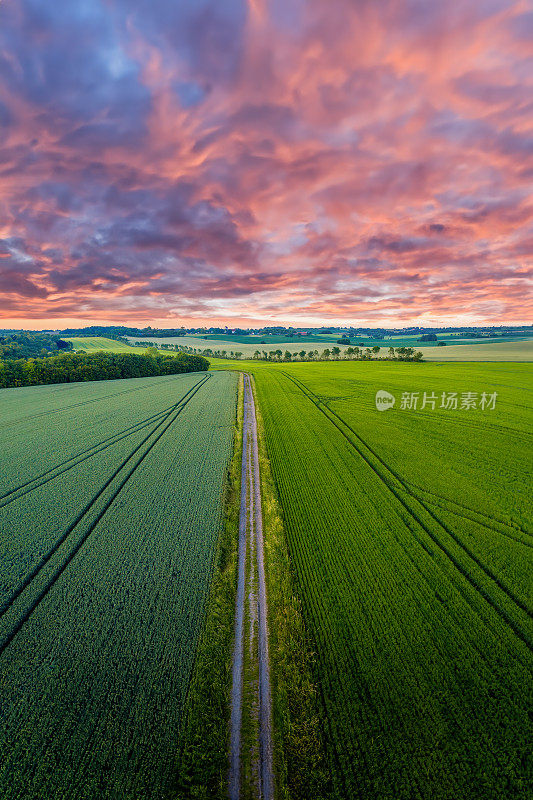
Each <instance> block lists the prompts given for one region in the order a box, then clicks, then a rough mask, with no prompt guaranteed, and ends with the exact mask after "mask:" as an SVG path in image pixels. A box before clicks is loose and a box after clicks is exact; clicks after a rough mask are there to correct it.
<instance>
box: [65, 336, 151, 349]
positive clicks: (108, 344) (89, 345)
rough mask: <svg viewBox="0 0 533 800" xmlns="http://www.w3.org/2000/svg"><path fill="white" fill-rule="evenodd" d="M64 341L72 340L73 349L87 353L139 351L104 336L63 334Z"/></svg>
mask: <svg viewBox="0 0 533 800" xmlns="http://www.w3.org/2000/svg"><path fill="white" fill-rule="evenodd" d="M65 341H66V342H72V346H73V347H74V350H85V351H86V352H87V353H96V352H98V351H99V350H104V351H105V352H108V353H141V352H142V350H141V348H139V347H131V346H130V345H127V344H124V342H117V341H116V340H115V339H106V337H105V336H65Z"/></svg>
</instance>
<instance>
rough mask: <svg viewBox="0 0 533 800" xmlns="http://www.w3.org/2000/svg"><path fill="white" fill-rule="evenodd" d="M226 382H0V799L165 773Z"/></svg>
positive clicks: (227, 404)
mask: <svg viewBox="0 0 533 800" xmlns="http://www.w3.org/2000/svg"><path fill="white" fill-rule="evenodd" d="M236 387H237V378H236V376H235V375H234V374H230V373H225V374H224V373H216V374H214V373H213V374H208V373H193V374H187V375H178V376H164V377H158V378H139V379H130V380H127V381H105V382H95V383H78V384H68V385H66V384H62V385H54V386H39V387H32V388H21V389H20V388H19V389H3V390H1V392H0V403H1V407H2V418H1V421H0V447H1V450H2V456H3V458H2V465H1V468H0V470H1V471H0V486H1V490H0V494H1V497H0V716H1V718H2V727H1V732H0V752H1V753H2V758H1V760H0V796H1V797H2V798H3V800H15V799H18V798H30V797H31V798H45V797H50V798H59V797H76V798H83V799H84V800H88V799H89V798H91V799H92V798H94V799H95V800H96V798H98V799H99V800H100V799H103V800H106V799H107V798H118V797H120V798H125V800H128V799H129V798H132V800H133V798H147V799H148V798H160V797H168V796H171V792H172V788H173V786H174V784H175V780H176V764H177V761H178V755H179V753H178V750H179V734H180V724H181V720H182V710H183V708H184V703H185V700H186V694H187V690H188V686H189V681H190V677H191V671H192V668H193V664H194V659H195V652H196V645H197V642H198V637H199V635H200V632H201V628H202V625H203V619H204V608H205V602H206V597H207V594H208V591H209V586H210V580H211V574H212V565H213V557H214V553H215V549H216V545H217V540H218V535H219V531H220V527H221V498H222V496H223V487H224V485H225V480H226V470H227V466H228V462H229V460H230V458H231V455H232V450H233V448H232V442H233V430H234V423H235V410H236Z"/></svg>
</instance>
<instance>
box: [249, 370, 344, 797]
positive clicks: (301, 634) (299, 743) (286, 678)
mask: <svg viewBox="0 0 533 800" xmlns="http://www.w3.org/2000/svg"><path fill="white" fill-rule="evenodd" d="M252 390H253V392H254V398H255V408H256V417H257V431H258V445H259V467H260V473H261V501H262V508H263V531H264V542H265V572H266V581H267V595H268V596H267V602H268V620H269V648H270V668H271V681H272V702H273V709H272V711H273V718H274V719H273V721H274V726H273V727H274V765H275V770H276V779H277V797H278V798H279V800H327V799H328V798H330V797H331V796H332V786H331V779H330V775H331V774H332V769H331V766H330V765H329V763H328V756H327V755H326V747H325V742H324V729H325V721H324V719H323V718H322V716H321V703H320V698H319V695H318V691H317V687H316V685H315V683H314V680H313V669H314V663H315V662H314V654H313V652H312V650H311V647H310V642H309V639H308V637H307V634H306V630H305V625H304V621H303V616H302V608H301V603H300V601H299V599H298V596H297V591H296V589H295V586H294V580H295V579H294V576H293V573H292V569H291V564H290V559H289V553H288V550H287V544H286V539H285V534H284V530H283V518H282V511H281V506H280V504H279V501H278V496H277V490H276V486H275V483H274V478H273V475H272V471H271V468H270V461H269V458H268V452H267V446H266V436H265V429H264V424H263V419H262V416H261V407H260V404H259V402H258V398H257V393H256V389H255V382H254V380H253V378H252Z"/></svg>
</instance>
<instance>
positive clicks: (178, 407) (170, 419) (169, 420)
mask: <svg viewBox="0 0 533 800" xmlns="http://www.w3.org/2000/svg"><path fill="white" fill-rule="evenodd" d="M210 377H211V376H210V375H209V374H207V375H205V376H204V377H203V378H202V379H201V380H200V381H198V383H196V384H195V385H194V386H193V387H191V389H189V391H188V392H187V393H186V394H185V395H184V396H183V397H182V398H181V399H180V400H179V401H178V402H177V403H176V404H175V406H174V407H173V409H172V410H171V411H170V412H169V413H168V414H167V415H166V417H165V418H164V419H163V420H162V421H161V422H159V423H158V424H157V425H156V426H155V428H153V429H152V430H151V431H150V433H149V434H148V435H147V436H146V437H145V438H144V439H143V441H142V442H141V443H140V444H139V445H137V447H136V448H135V449H134V450H133V451H132V453H130V455H129V456H128V457H127V458H126V459H125V460H124V461H123V462H122V463H121V464H120V466H119V467H118V468H117V469H116V470H115V472H114V473H113V475H112V476H111V477H110V478H109V479H108V480H107V481H106V483H105V484H104V486H103V487H102V488H101V489H100V490H99V491H98V492H97V494H96V495H95V496H94V497H93V498H92V499H91V501H90V502H89V503H88V504H87V505H86V506H85V507H84V509H83V510H82V512H81V513H80V514H79V515H78V517H77V518H76V520H75V521H74V522H73V523H72V524H71V525H69V527H68V528H67V530H66V531H65V533H63V534H62V535H61V537H60V538H59V539H58V540H57V541H56V542H55V543H54V545H53V547H52V548H51V550H49V551H48V553H46V555H45V556H44V557H43V558H42V559H41V561H40V562H39V564H38V565H36V567H35V568H34V569H33V570H32V571H31V572H30V573H29V574H28V576H27V577H26V578H25V580H24V582H23V583H22V584H21V585H20V586H19V587H18V588H17V589H16V591H15V592H14V593H13V594H12V595H11V597H10V598H9V600H8V601H6V602H5V603H4V604H3V606H2V609H1V611H0V618H1V617H2V616H3V615H4V614H5V613H6V612H7V611H8V610H9V609H10V608H11V607H12V605H13V603H14V602H15V601H16V600H17V598H18V597H20V595H21V594H22V593H23V592H24V590H25V589H27V588H28V587H29V586H30V584H31V583H32V581H33V580H35V578H36V577H37V576H38V574H39V573H40V571H41V570H42V569H43V568H44V567H45V566H46V564H47V563H48V562H49V561H50V559H51V558H52V556H53V555H54V554H55V553H56V552H57V550H58V549H59V547H60V546H61V544H63V542H65V541H66V540H67V538H68V537H69V535H70V534H71V533H72V532H73V531H74V529H75V528H76V526H77V525H79V523H80V522H81V521H82V519H83V517H85V516H86V514H87V513H88V512H89V511H90V509H91V508H92V507H93V506H94V505H95V503H96V502H97V501H98V499H99V498H100V497H101V496H102V494H103V493H104V492H105V490H106V489H107V488H108V487H109V486H110V485H111V483H112V482H113V480H114V479H115V478H116V477H117V476H118V475H119V473H120V472H121V471H122V470H123V469H124V467H126V465H127V464H128V462H129V461H131V459H132V458H133V457H134V456H135V454H136V453H137V452H138V451H139V450H140V449H141V447H142V446H143V445H144V444H146V442H147V441H148V440H149V439H150V438H151V437H152V436H153V434H154V433H155V432H156V431H157V429H158V428H160V427H161V426H163V427H162V429H161V430H160V431H159V433H158V434H157V436H156V437H155V439H154V440H153V441H152V442H150V444H149V446H148V447H147V448H146V450H145V451H144V452H143V453H142V454H141V455H140V457H139V458H138V459H137V460H136V461H135V463H134V464H133V466H132V467H131V468H130V469H129V470H128V472H127V473H126V475H125V477H124V478H123V479H122V480H121V481H120V483H119V485H118V487H117V488H116V489H115V490H114V491H113V492H112V494H111V497H110V498H109V499H108V500H107V501H106V502H105V504H104V507H103V508H102V509H101V510H100V511H99V512H98V514H97V516H96V518H95V519H94V520H93V521H92V522H91V524H90V526H89V528H88V529H87V531H85V533H84V534H83V535H82V536H81V537H80V539H79V540H78V542H77V543H76V544H75V545H74V547H73V549H72V550H71V551H70V553H69V554H68V555H67V556H66V558H65V559H64V561H62V562H61V563H60V564H59V566H58V567H57V568H56V569H55V570H54V572H53V574H52V576H51V578H50V579H49V580H48V581H47V582H46V584H45V585H44V587H43V588H42V590H41V591H40V592H39V593H38V595H37V597H36V598H35V599H34V600H33V601H32V603H31V604H30V606H29V607H28V608H27V609H26V611H25V612H24V614H23V615H22V616H21V617H20V618H19V619H18V621H17V622H16V623H15V625H14V626H13V628H12V629H11V631H10V632H9V633H8V634H6V636H4V638H3V639H2V640H1V641H0V655H1V654H2V653H3V652H4V650H5V649H6V648H7V647H8V645H9V644H10V643H11V642H12V640H13V639H14V638H15V636H16V635H17V633H18V632H19V631H20V630H21V628H22V627H23V626H24V624H25V623H26V622H27V621H28V620H29V618H30V617H31V615H32V614H33V612H34V611H35V609H36V608H37V607H38V606H39V605H40V603H41V602H42V601H43V600H44V598H45V597H46V595H47V594H48V592H49V591H50V589H51V588H52V587H53V586H54V584H55V583H56V581H57V580H58V578H59V577H60V576H61V575H62V574H63V572H64V571H65V570H66V568H67V567H68V566H69V564H70V563H71V561H72V560H73V559H74V557H75V556H76V554H77V553H78V552H79V550H80V549H81V547H82V546H83V545H84V544H85V542H86V541H87V539H88V538H89V536H90V535H91V533H92V532H93V530H94V529H95V527H96V526H97V524H98V523H99V522H100V520H101V519H102V517H103V516H104V514H105V513H106V512H107V510H108V509H109V507H110V506H111V504H112V503H113V502H114V500H115V499H116V498H117V497H118V495H119V493H120V492H121V490H122V489H123V488H124V486H125V485H126V483H127V482H128V481H129V479H130V478H131V476H132V475H133V474H134V472H135V471H136V470H137V468H138V467H139V466H140V464H141V463H142V462H143V461H144V459H145V458H146V456H147V455H148V454H149V453H150V452H151V451H152V449H153V448H154V446H155V445H156V444H157V442H158V441H159V440H160V439H161V437H162V436H163V434H164V433H165V432H166V431H167V430H168V429H169V428H170V426H171V425H172V424H173V423H174V422H175V421H176V419H177V418H178V416H179V415H180V414H181V412H182V411H183V409H184V408H185V407H186V406H187V404H188V403H189V402H190V400H192V398H193V397H194V395H195V394H196V393H197V392H198V391H199V390H200V389H201V387H202V386H203V385H204V384H205V383H206V382H207V381H208V380H209V378H210Z"/></svg>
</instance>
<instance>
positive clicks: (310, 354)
mask: <svg viewBox="0 0 533 800" xmlns="http://www.w3.org/2000/svg"><path fill="white" fill-rule="evenodd" d="M137 344H138V346H143V347H146V346H148V345H150V344H152V345H153V342H152V343H150V342H137ZM159 347H160V349H162V350H175V351H178V352H184V353H194V354H199V355H202V356H204V357H206V358H229V359H232V360H234V359H236V360H237V361H239V360H240V359H241V358H242V357H243V355H244V353H242V352H241V351H239V350H217V349H213V348H211V347H206V348H197V347H190V346H188V345H182V344H176V345H173V344H166V343H165V344H160V345H159ZM381 350H382V348H381V347H379V346H378V345H374V347H347V348H346V349H345V350H344V351H343V350H341V349H340V347H332V348H331V349H330V348H329V347H326V348H325V349H324V350H322V351H321V352H319V351H318V350H300V351H299V352H292V353H291V352H290V351H289V350H285V352H284V351H283V350H281V349H278V350H256V351H255V352H254V354H253V356H252V358H253V359H254V360H255V361H283V362H289V361H339V360H341V359H342V360H345V361H370V360H372V359H376V358H377V359H380V360H381V361H422V358H423V353H422V351H421V350H418V351H415V349H414V348H413V347H389V348H388V349H387V350H386V351H385V348H383V350H384V352H386V355H380V353H381Z"/></svg>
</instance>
